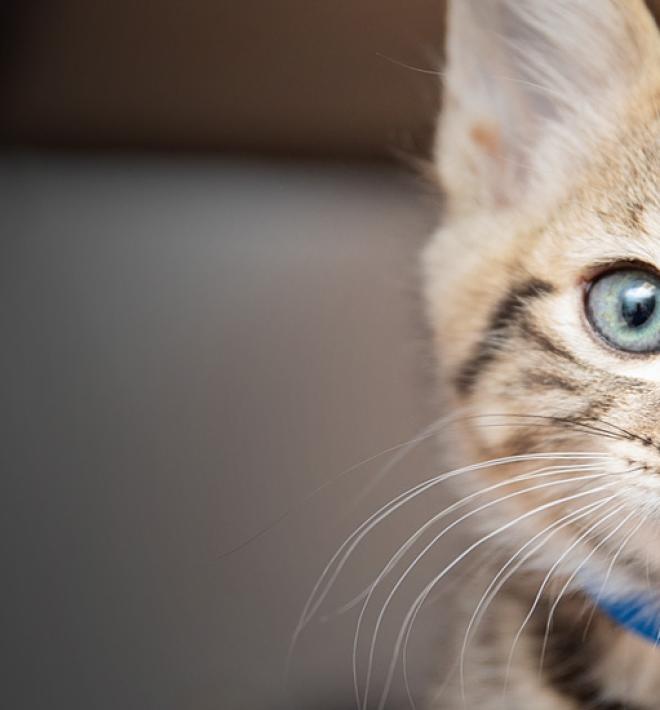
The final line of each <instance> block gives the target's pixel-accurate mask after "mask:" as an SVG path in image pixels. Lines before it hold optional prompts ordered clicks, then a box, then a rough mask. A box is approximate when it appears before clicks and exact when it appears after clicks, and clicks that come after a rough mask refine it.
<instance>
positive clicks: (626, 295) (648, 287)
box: [621, 282, 657, 328]
mask: <svg viewBox="0 0 660 710" xmlns="http://www.w3.org/2000/svg"><path fill="white" fill-rule="evenodd" d="M656 302H657V299H656V288H655V286H654V285H653V284H650V283H648V282H642V283H636V284H634V285H630V286H628V288H625V289H624V290H623V292H622V293H621V315H622V316H623V319H624V321H625V322H626V324H627V325H628V326H629V327H630V328H639V327H641V326H643V325H644V324H645V323H646V322H647V321H648V320H649V318H651V316H652V315H653V313H654V311H655V307H656Z"/></svg>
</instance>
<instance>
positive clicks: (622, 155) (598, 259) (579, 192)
mask: <svg viewBox="0 0 660 710" xmlns="http://www.w3.org/2000/svg"><path fill="white" fill-rule="evenodd" d="M659 95H660V92H659ZM654 108H655V107H654ZM649 113H650V112H649ZM647 116H648V118H647V119H646V120H640V121H639V122H636V124H637V125H634V126H631V127H629V129H628V130H623V131H622V132H621V135H620V137H619V139H618V141H617V142H616V144H614V145H613V144H611V143H608V144H607V145H605V146H604V147H603V148H602V149H601V150H602V159H601V160H598V159H596V160H594V163H593V165H592V167H591V168H590V169H589V170H588V171H587V172H586V173H585V178H584V180H583V181H582V183H581V184H580V185H579V187H578V188H577V189H576V190H575V191H574V192H572V193H571V194H569V195H568V196H567V199H566V201H565V202H563V203H562V204H561V205H559V206H558V208H557V210H556V212H555V214H554V215H553V216H552V218H551V219H549V220H548V224H547V229H543V230H541V233H542V235H544V236H545V237H546V239H541V240H540V244H539V252H540V258H541V259H542V260H543V259H546V260H547V259H551V262H550V263H552V261H555V260H556V261H557V262H559V263H562V264H564V265H566V266H568V267H569V268H571V267H572V268H575V269H583V268H584V267H585V266H589V265H594V266H598V265H600V264H603V265H605V264H608V263H612V262H616V261H625V260H630V261H640V262H646V263H649V264H652V265H654V266H656V267H657V268H659V269H660V104H658V105H657V111H656V110H654V111H653V113H652V114H651V115H650V116H649V115H648V114H647ZM544 242H545V244H544ZM534 256H535V255H534V254H533V253H530V254H529V258H530V259H532V260H533V259H534ZM545 263H546V264H547V263H548V261H545Z"/></svg>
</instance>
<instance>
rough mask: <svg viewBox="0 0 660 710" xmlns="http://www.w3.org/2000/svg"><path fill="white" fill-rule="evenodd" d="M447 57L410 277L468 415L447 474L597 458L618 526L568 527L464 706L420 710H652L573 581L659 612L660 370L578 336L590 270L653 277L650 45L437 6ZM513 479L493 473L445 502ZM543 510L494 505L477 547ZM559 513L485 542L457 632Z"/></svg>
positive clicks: (655, 686)
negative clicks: (513, 559) (426, 205)
mask: <svg viewBox="0 0 660 710" xmlns="http://www.w3.org/2000/svg"><path fill="white" fill-rule="evenodd" d="M447 54H448V67H447V79H446V85H445V97H444V110H443V115H442V118H441V121H440V127H439V131H438V141H437V145H438V149H437V169H438V174H439V178H440V181H441V182H442V185H443V187H444V189H445V191H446V193H447V197H448V209H447V219H446V222H445V224H444V225H443V226H442V227H441V228H440V229H439V230H438V232H437V233H436V234H435V235H434V237H433V239H432V241H431V243H430V244H429V246H428V248H427V249H426V251H425V254H424V272H425V282H426V294H427V303H428V315H429V319H430V322H431V324H432V327H433V332H434V342H435V346H436V349H437V354H438V361H439V363H440V368H439V383H440V387H441V390H442V396H443V398H444V400H445V401H446V402H447V405H448V406H449V407H450V408H456V409H463V408H465V407H469V408H470V410H471V411H473V412H474V416H472V417H469V418H466V419H465V420H464V421H463V424H462V426H461V429H460V431H461V436H460V439H459V440H458V441H456V440H454V441H453V442H452V444H453V446H452V449H453V450H456V449H458V454H457V457H458V459H459V463H461V464H470V463H473V462H475V461H481V460H485V459H490V458H498V457H503V456H508V455H511V454H521V453H529V452H543V451H596V452H602V453H604V454H607V455H608V456H609V458H608V463H607V465H606V466H605V468H606V473H607V474H608V475H610V479H609V480H611V481H613V484H612V488H611V489H610V490H611V491H612V493H613V494H616V499H615V500H616V502H617V503H618V504H619V505H620V506H621V507H620V509H617V513H616V515H615V516H613V518H612V519H611V520H609V521H607V524H605V523H604V524H603V528H602V529H600V528H598V527H597V526H596V527H595V529H594V531H593V534H592V535H590V536H589V537H587V538H585V539H584V540H578V538H579V537H580V534H581V530H583V529H584V525H586V524H590V525H595V523H596V522H597V520H598V518H597V516H596V515H593V516H592V517H591V518H588V519H587V521H586V522H585V521H583V524H582V525H578V524H575V525H572V524H571V525H566V526H565V527H564V528H562V529H561V530H558V531H557V533H556V534H554V535H553V536H552V539H551V540H548V543H547V545H545V546H544V547H543V549H542V550H541V551H540V552H539V553H538V554H535V555H534V556H532V557H531V558H530V560H528V561H527V563H526V564H524V565H521V568H520V569H519V570H518V572H517V573H516V574H515V575H512V577H511V579H510V580H509V581H508V582H507V583H506V584H505V585H504V586H503V588H502V590H501V591H500V593H498V595H497V596H496V597H495V599H494V601H493V603H492V605H491V607H490V609H489V610H488V613H487V614H486V615H485V616H484V619H483V621H482V622H481V623H480V624H479V625H478V627H477V631H476V635H475V637H474V638H473V639H472V640H471V642H470V644H469V648H470V653H468V654H467V655H466V658H465V667H464V681H465V684H464V688H462V689H461V687H460V683H459V682H458V680H457V681H456V682H454V683H452V684H451V685H450V687H449V689H448V690H447V689H445V691H444V692H443V693H442V694H440V693H439V694H437V695H436V696H434V697H433V698H432V700H431V702H430V704H429V707H430V708H432V710H439V709H441V708H447V709H448V710H449V709H453V708H460V707H464V706H465V707H467V708H469V709H470V710H472V709H473V708H474V709H477V708H478V709H479V710H504V709H505V708H506V709H507V710H517V709H520V710H523V709H524V710H529V709H530V708H534V709H535V710H564V709H566V710H572V709H575V708H585V709H586V708H601V709H602V710H623V709H624V708H627V709H629V710H651V709H653V708H660V652H659V651H657V650H656V649H655V648H653V647H652V645H650V644H648V643H646V642H644V641H642V640H639V639H637V638H636V637H633V636H632V635H631V634H629V633H628V632H626V631H624V630H622V629H620V628H617V627H615V626H614V625H613V624H612V623H610V622H609V621H608V620H607V619H606V618H604V617H603V616H602V614H600V612H598V611H597V610H596V611H594V612H593V613H592V607H593V605H592V604H591V603H590V602H589V600H587V599H585V597H584V595H583V593H582V591H581V588H580V585H579V583H578V581H577V579H579V577H577V578H576V579H575V580H574V579H572V575H573V574H574V573H577V572H578V571H580V574H582V572H583V571H584V572H586V573H588V574H589V575H591V578H594V579H599V580H600V579H602V578H603V577H604V574H605V571H606V570H608V567H609V566H610V564H611V563H612V560H615V562H616V564H614V565H613V569H611V570H610V572H611V574H609V576H608V583H609V584H610V585H611V586H612V587H613V588H614V589H615V590H619V591H620V592H621V593H622V594H623V593H625V592H626V590H628V589H633V588H634V589H636V588H638V587H639V585H641V584H645V583H646V581H647V580H648V582H649V583H650V584H651V585H652V586H653V587H657V589H658V590H660V544H659V543H660V525H659V523H660V415H659V413H660V355H655V354H653V355H647V356H631V355H627V354H625V353H621V352H618V351H615V350H614V349H612V348H611V347H609V346H608V345H606V344H604V343H603V342H602V341H601V340H600V339H599V338H598V337H597V336H595V334H594V333H593V332H592V330H591V328H590V326H589V324H588V322H587V319H586V318H585V315H584V298H585V284H586V283H587V282H588V281H589V279H590V278H592V276H593V275H594V274H595V273H597V272H598V271H599V270H602V269H603V268H607V267H608V266H610V265H614V264H618V263H627V262H635V263H639V262H642V263H644V264H647V265H649V266H650V267H651V268H655V269H658V270H660V150H659V148H660V35H659V33H658V30H657V28H656V25H655V24H654V22H653V20H652V18H651V16H650V14H649V13H648V11H647V9H646V7H645V5H644V3H643V2H642V1H641V0H452V1H451V2H450V9H449V37H448V51H447ZM485 422H491V423H495V424H496V426H485V425H484V423H485ZM517 471H518V468H515V467H498V468H497V469H487V470H485V471H484V472H483V473H482V474H480V475H479V476H477V477H476V479H475V478H474V477H473V478H471V479H470V480H469V481H468V482H467V483H463V484H462V488H461V490H462V491H463V492H466V493H468V494H470V493H474V492H476V491H478V490H480V489H483V488H485V487H486V486H490V485H492V484H493V483H494V482H497V481H499V480H504V478H506V477H509V476H512V475H515V474H516V472H517ZM623 471H632V472H633V473H631V474H630V475H628V476H624V475H620V474H621V472H623ZM505 490H509V489H508V488H507V489H505ZM512 490H516V489H515V487H512ZM566 490H568V492H570V491H571V490H572V491H577V490H579V486H578V485H577V484H576V485H575V486H574V487H571V486H570V484H569V485H568V487H567V489H566ZM500 493H501V491H500ZM553 495H555V494H553ZM493 499H494V496H493ZM549 499H550V498H549V494H545V493H543V494H542V493H529V494H525V495H521V496H518V497H515V498H511V499H510V500H509V501H507V502H506V503H505V504H500V505H494V506H493V507H492V509H490V510H489V511H488V514H487V515H483V516H481V517H480V519H479V522H478V525H477V526H476V530H477V532H479V533H481V534H486V535H487V534H488V533H489V531H493V530H496V529H497V528H498V526H505V525H506V523H507V522H508V521H511V520H512V519H514V518H515V517H516V516H521V515H524V514H525V512H526V511H531V510H532V509H534V507H535V506H540V505H541V504H543V503H544V502H545V501H548V500H549ZM607 510H610V508H607V507H606V508H603V512H605V511H607ZM570 511H571V507H570V505H562V506H558V507H557V508H556V509H550V510H549V511H546V512H545V513H544V514H543V515H539V516H537V517H533V516H532V517H530V518H529V519H528V520H526V521H525V523H524V524H522V525H519V526H516V527H512V528H511V529H507V531H506V533H505V534H504V535H502V536H499V537H498V538H497V539H496V540H494V541H493V542H492V555H491V559H492V563H491V564H490V565H488V566H486V567H484V568H482V569H481V570H480V577H479V578H477V579H475V580H473V581H472V582H471V583H470V584H469V585H467V588H466V593H465V594H464V595H462V603H463V604H464V606H465V609H464V612H465V619H466V620H467V619H469V618H470V615H471V614H472V613H473V612H474V609H475V606H476V605H477V602H478V601H479V598H480V596H481V594H482V593H483V590H484V587H487V585H488V583H489V581H490V580H492V579H493V577H496V576H497V574H498V571H499V570H501V569H502V565H503V564H505V562H506V561H507V559H509V557H510V556H512V555H513V554H514V553H515V552H516V551H518V550H519V549H520V548H521V547H522V546H523V545H524V544H525V543H526V542H527V541H529V540H530V539H531V538H532V537H533V536H534V535H537V534H538V535H540V534H541V532H542V531H543V530H544V529H547V528H548V526H552V525H553V523H554V522H556V521H557V520H558V519H559V518H560V516H562V515H566V514H567V513H570ZM537 518H538V519H537ZM617 524H618V525H619V526H620V527H619V528H617V527H616V525H617ZM633 526H637V527H633ZM608 536H609V537H608ZM576 540H578V542H579V544H578V543H576V542H575V541H576ZM571 545H575V549H574V551H571V552H570V554H567V555H566V558H565V559H564V560H563V561H562V564H561V565H559V566H558V567H557V568H556V570H553V565H554V564H555V563H556V561H557V560H558V559H560V558H561V556H562V555H564V554H566V551H567V550H569V551H570V550H571ZM551 571H552V572H553V574H551V575H550V576H551V579H550V582H549V583H548V584H547V585H546V588H545V589H543V580H544V579H545V577H546V575H548V574H549V572H551ZM564 585H566V589H565V594H564V595H563V601H561V603H559V604H558V605H557V607H556V609H555V610H554V612H555V613H554V621H553V623H552V624H551V625H550V626H549V627H548V626H547V618H548V614H549V612H550V610H551V609H552V608H553V605H554V600H555V597H556V595H557V593H558V591H559V590H562V587H563V586H564ZM540 589H542V591H541V592H540V593H539V590H540ZM537 595H538V604H537V605H536V608H534V610H533V612H530V615H529V619H527V623H526V624H525V625H524V629H523V630H522V633H521V635H520V638H519V641H518V643H517V645H516V651H515V653H514V654H513V655H512V657H511V659H510V660H511V664H510V667H509V669H508V678H506V676H507V666H508V665H509V663H508V661H509V654H510V649H511V646H512V643H513V641H514V639H515V637H516V634H517V631H518V629H519V628H520V627H521V625H522V622H523V620H525V619H526V616H527V614H528V611H529V610H530V609H531V607H532V606H533V602H534V600H535V598H536V596H537ZM587 621H589V625H588V629H587V628H586V624H587ZM458 626H459V630H463V631H464V630H465V624H462V625H461V624H459V625H458ZM546 630H547V632H548V637H547V639H546V640H545V642H544V637H545V632H546ZM462 640H463V639H462V637H461V636H460V634H459V636H458V637H457V645H456V647H455V654H456V656H457V657H458V655H460V650H461V648H462V646H461V642H462ZM544 648H545V653H544V652H543V649H544ZM542 655H544V663H543V667H542V669H540V661H541V656H542ZM505 685H506V689H504V686H505Z"/></svg>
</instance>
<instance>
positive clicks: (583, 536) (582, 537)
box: [503, 469, 639, 696]
mask: <svg viewBox="0 0 660 710" xmlns="http://www.w3.org/2000/svg"><path fill="white" fill-rule="evenodd" d="M635 470H639V469H635ZM624 508H625V504H621V505H619V506H618V507H616V508H615V509H614V510H612V511H610V512H609V513H608V514H607V515H605V516H604V517H602V518H600V519H599V520H598V521H597V522H596V523H594V524H593V525H592V526H591V527H589V528H588V529H587V531H586V532H584V533H583V534H581V535H579V536H578V537H577V539H576V540H574V542H573V543H572V544H571V545H569V547H568V548H567V549H566V550H564V552H563V553H562V554H561V555H560V557H559V558H558V559H557V561H556V562H555V563H554V564H553V565H552V567H551V568H550V569H549V570H548V572H547V574H546V575H545V577H544V578H543V581H542V582H541V585H540V587H539V590H538V592H537V594H536V597H535V598H534V601H533V603H532V606H531V608H530V609H529V611H528V612H527V615H526V616H525V618H524V619H523V622H522V624H521V625H520V627H519V629H518V631H517V633H516V635H515V636H514V639H513V643H512V645H511V650H510V652H509V657H508V661H507V667H506V668H507V670H506V674H505V678H504V691H503V693H504V696H506V691H507V688H508V679H509V674H510V671H511V664H512V662H513V654H514V653H515V649H516V646H517V644H518V641H519V640H520V637H521V636H522V633H523V630H524V628H525V626H527V623H528V622H529V620H530V619H531V618H532V615H533V614H534V612H535V611H536V608H537V607H538V605H539V602H540V601H541V597H542V595H543V592H544V591H545V588H546V586H547V585H548V582H549V581H550V578H551V577H552V575H553V574H554V572H555V570H556V569H557V568H558V567H559V565H560V564H561V563H562V562H563V561H564V560H565V559H566V557H568V555H569V554H570V553H571V552H572V551H573V550H574V549H575V548H576V547H577V546H578V545H579V544H580V543H581V542H583V541H584V540H585V539H586V538H587V537H588V536H589V535H590V534H591V533H592V532H593V531H594V530H595V529H596V528H598V527H599V526H600V525H602V524H603V523H604V522H606V521H607V520H609V519H610V518H611V517H612V516H614V515H616V514H617V513H619V512H620V511H621V510H623V509H624Z"/></svg>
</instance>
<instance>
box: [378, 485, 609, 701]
mask: <svg viewBox="0 0 660 710" xmlns="http://www.w3.org/2000/svg"><path fill="white" fill-rule="evenodd" d="M606 475H611V474H606ZM612 485H614V484H613V483H611V484H605V485H602V486H596V487H595V488H591V489H589V490H587V491H580V492H578V493H574V494H572V495H570V496H565V497H563V498H559V499H556V500H553V501H550V502H547V503H544V504H542V505H539V506H537V507H535V508H533V509H532V510H528V511H526V512H525V513H523V514H521V515H519V516H518V517H516V518H515V519H513V520H510V521H509V522H507V523H505V524H503V525H501V526H499V527H498V528H497V529H496V530H492V531H491V532H489V533H487V534H486V535H484V536H483V537H481V538H480V539H479V540H477V541H476V542H474V543H472V544H471V545H470V546H469V547H467V548H466V549H465V550H464V551H463V552H462V553H461V554H460V555H458V556H457V557H455V558H454V560H452V562H451V563H449V564H448V565H446V566H445V567H444V568H443V569H442V571H441V572H440V573H439V574H437V575H436V576H435V577H434V578H433V579H432V580H431V581H430V582H429V583H428V584H427V586H426V587H425V588H424V590H423V591H422V593H421V594H420V595H419V596H418V597H417V598H416V599H415V601H414V602H413V605H412V607H411V608H410V610H409V611H408V613H407V614H406V616H405V618H404V622H403V625H402V627H401V629H400V630H399V634H398V636H397V640H396V644H395V648H394V652H393V655H392V659H391V662H390V667H389V671H388V676H387V679H386V683H385V688H384V690H383V693H382V695H381V702H380V704H379V710H382V709H383V708H384V705H385V702H386V701H387V696H388V694H389V690H390V688H391V685H392V680H393V676H394V668H395V666H396V661H397V659H398V657H399V654H400V652H401V645H402V643H403V640H404V636H405V635H406V632H408V634H409V633H410V631H411V630H412V625H411V624H410V622H411V617H415V616H416V610H417V611H418V610H419V609H420V608H421V606H422V605H423V602H424V601H425V599H426V598H427V597H428V595H429V594H430V592H431V590H432V589H433V587H434V586H435V585H436V584H437V583H438V582H439V581H440V580H441V579H442V578H443V577H444V576H445V575H446V574H447V573H448V572H450V571H451V570H452V569H453V568H454V567H455V566H456V565H458V564H459V563H460V562H461V561H462V560H463V559H465V557H467V556H468V555H469V554H470V553H471V552H473V551H474V550H475V549H477V548H478V547H480V546H481V545H483V544H484V543H486V542H488V541H489V540H491V539H493V538H494V537H496V536H497V535H500V534H501V533H503V532H505V531H506V530H509V529H510V528H511V527H513V526H515V525H517V524H518V523H520V522H522V521H524V520H526V519H528V518H530V517H532V516H533V515H537V514H538V513H540V512H543V511H544V510H548V509H550V508H553V507H555V506H558V505H563V504H565V503H569V502H571V501H573V500H576V499H577V498H581V497H584V496H587V495H593V494H594V493H599V492H601V491H603V490H606V489H607V488H611V486H612ZM413 622H414V618H413Z"/></svg>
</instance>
